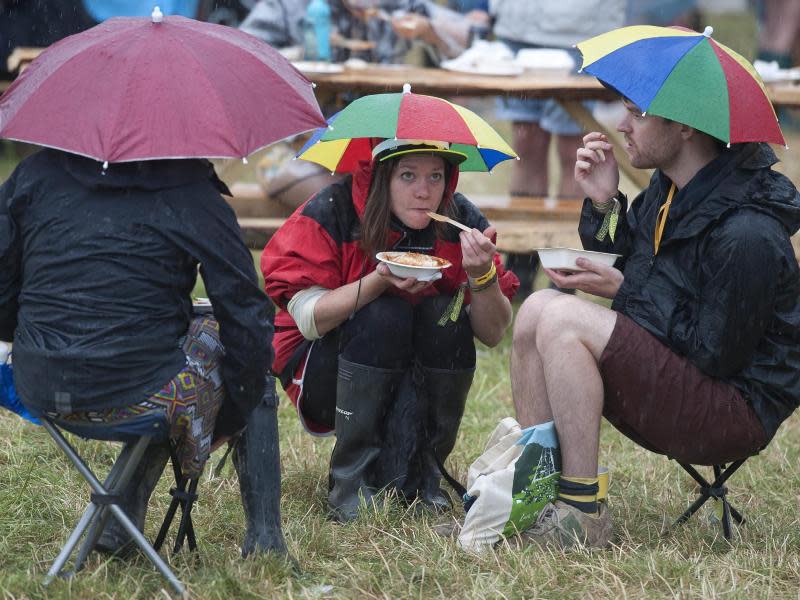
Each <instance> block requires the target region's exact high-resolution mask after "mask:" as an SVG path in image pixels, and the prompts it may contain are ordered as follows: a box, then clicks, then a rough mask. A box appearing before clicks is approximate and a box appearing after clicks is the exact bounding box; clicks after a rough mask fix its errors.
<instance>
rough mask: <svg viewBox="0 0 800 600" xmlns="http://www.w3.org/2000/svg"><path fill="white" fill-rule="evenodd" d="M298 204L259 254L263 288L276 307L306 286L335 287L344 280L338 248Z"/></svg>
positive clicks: (287, 301)
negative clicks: (296, 208) (295, 210)
mask: <svg viewBox="0 0 800 600" xmlns="http://www.w3.org/2000/svg"><path fill="white" fill-rule="evenodd" d="M302 210H303V207H302V206H301V207H300V208H299V209H298V210H297V212H295V213H294V214H293V215H292V216H291V217H290V218H289V219H288V220H287V221H286V223H284V224H283V226H282V227H281V228H280V229H279V230H278V231H277V232H276V233H275V235H273V236H272V238H271V239H270V240H269V242H268V243H267V245H266V246H265V247H264V252H263V253H262V254H261V273H262V274H263V275H264V289H265V291H266V292H267V295H268V296H269V297H270V298H271V299H272V301H273V302H275V304H277V305H278V306H279V307H280V308H282V309H284V310H286V308H287V305H288V304H289V300H291V299H292V297H293V296H294V295H295V294H296V293H297V292H299V291H300V290H305V289H308V288H310V287H314V286H320V287H323V288H325V289H328V290H335V289H337V288H339V287H341V286H342V285H344V284H345V283H347V282H346V281H344V278H343V276H342V264H341V263H342V251H341V248H339V246H338V245H337V244H336V241H335V240H334V239H333V238H332V237H331V236H330V235H329V233H328V232H327V231H326V230H325V228H324V227H322V226H321V225H320V224H319V223H318V222H317V221H316V220H315V219H313V218H311V217H309V216H306V215H304V214H303V213H302Z"/></svg>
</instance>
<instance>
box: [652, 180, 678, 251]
mask: <svg viewBox="0 0 800 600" xmlns="http://www.w3.org/2000/svg"><path fill="white" fill-rule="evenodd" d="M674 195H675V184H674V183H673V184H672V185H671V186H670V188H669V193H668V194H667V200H666V202H664V204H662V205H661V206H660V207H659V209H658V214H657V215H656V237H655V243H654V245H655V250H654V251H653V254H658V247H659V246H660V245H661V236H662V235H663V234H664V225H666V223H667V214H669V207H670V205H671V204H672V196H674Z"/></svg>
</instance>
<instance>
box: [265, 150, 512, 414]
mask: <svg viewBox="0 0 800 600" xmlns="http://www.w3.org/2000/svg"><path fill="white" fill-rule="evenodd" d="M371 180H372V164H371V163H370V162H367V161H364V162H362V163H361V164H360V169H359V170H358V171H356V172H355V173H354V174H353V175H352V177H347V178H345V179H344V180H342V181H340V182H338V183H335V184H333V185H331V186H329V187H327V188H325V189H324V190H322V191H321V192H319V193H318V194H316V195H315V196H314V197H312V198H311V199H310V200H308V201H307V202H306V203H305V204H303V205H301V206H300V207H298V209H297V210H296V211H295V212H294V213H293V214H292V216H291V217H289V219H288V220H287V221H286V223H284V225H283V226H282V227H281V228H280V229H279V230H278V231H277V232H276V233H275V235H273V236H272V239H270V241H269V242H268V243H267V245H266V247H265V248H264V252H263V254H262V255H261V272H262V273H263V274H264V281H265V285H264V288H265V291H266V292H267V295H269V297H270V298H272V300H273V301H274V302H275V304H277V305H278V307H279V308H280V309H281V310H280V311H279V312H278V314H277V315H276V317H275V337H274V339H273V344H274V346H275V362H274V363H273V372H274V373H281V372H282V371H283V370H284V367H285V365H286V363H287V362H288V361H289V359H290V357H291V356H292V354H293V352H294V351H295V349H296V348H297V347H298V346H299V345H300V343H301V342H302V341H303V335H302V334H301V333H300V331H299V330H298V329H297V325H295V322H294V320H293V319H292V317H291V315H290V314H289V313H288V312H287V310H286V306H287V304H288V303H289V300H291V298H292V296H294V294H296V293H297V292H298V291H300V290H304V289H307V288H309V287H311V286H314V285H319V286H322V287H324V288H328V289H336V288H339V287H341V286H343V285H346V284H348V283H351V282H353V281H357V280H358V278H359V277H361V276H362V270H363V274H364V275H366V274H368V273H371V272H372V271H374V270H375V267H376V266H377V263H376V262H375V259H374V258H373V257H370V258H369V260H368V261H366V265H365V264H364V263H365V258H366V257H365V255H364V252H363V251H362V250H361V247H360V245H359V240H358V229H359V225H360V223H361V220H362V219H363V217H364V209H365V207H366V201H367V195H368V193H369V185H370V182H371ZM457 182H458V176H457V172H456V173H455V176H454V177H452V178H451V181H450V186H449V189H448V190H447V191H446V192H445V193H446V194H447V195H448V196H449V197H450V198H451V201H452V202H454V203H455V209H456V210H455V212H456V218H457V219H458V220H460V221H461V222H462V223H464V224H465V225H467V226H468V227H474V228H476V229H478V230H480V231H484V230H485V229H486V228H487V227H488V226H489V222H488V221H487V220H486V217H484V216H483V215H482V214H481V212H480V211H479V210H478V209H477V208H476V207H475V205H474V204H472V203H471V202H470V201H469V200H467V199H466V198H465V197H464V196H463V195H461V194H458V193H454V191H455V187H456V184H457ZM432 226H433V225H431V227H432ZM404 235H405V234H404V233H403V232H402V231H400V230H399V229H394V228H393V229H392V231H391V234H390V237H389V245H390V247H391V246H394V245H395V244H397V243H399V242H401V241H402V240H403V238H404ZM446 235H447V238H446V239H436V240H435V242H434V246H433V251H432V252H431V254H433V255H435V256H439V257H441V258H444V259H447V260H449V261H450V262H451V263H452V264H453V266H452V267H450V268H448V269H444V270H443V271H442V278H441V279H439V280H438V281H436V282H435V283H434V284H433V285H432V286H430V287H429V288H427V289H426V290H424V291H423V292H421V293H420V294H417V295H416V296H412V295H409V294H408V293H406V292H403V291H401V290H398V289H396V288H390V289H389V290H387V291H386V293H388V294H393V295H399V296H401V297H407V298H408V300H409V301H410V302H416V301H418V300H419V298H421V297H423V296H433V295H437V294H448V295H454V294H455V293H456V292H457V291H458V288H459V287H460V286H461V285H462V284H464V283H465V282H466V281H467V274H466V272H465V271H464V269H463V268H462V267H461V243H460V241H459V237H458V230H457V229H456V228H454V227H448V228H447V229H446ZM494 262H495V265H496V266H497V274H498V278H499V282H500V289H501V290H502V292H503V294H505V295H506V296H507V297H508V298H509V299H510V298H511V297H513V295H514V293H515V292H516V291H517V288H518V287H519V280H518V279H517V277H516V275H514V273H512V272H510V271H505V269H504V268H503V265H502V262H501V260H500V255H499V254H495V257H494ZM464 302H465V304H466V303H468V302H469V293H467V294H466V297H465V299H464ZM304 363H305V361H304V360H303V361H301V363H300V366H299V367H298V370H302V368H303V364H304ZM298 376H299V374H298ZM286 391H287V393H288V394H289V396H290V397H291V398H292V401H293V402H295V404H296V403H297V396H298V394H299V389H298V388H297V386H296V385H294V384H291V385H289V386H288V387H287V389H286Z"/></svg>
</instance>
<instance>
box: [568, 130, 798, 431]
mask: <svg viewBox="0 0 800 600" xmlns="http://www.w3.org/2000/svg"><path fill="white" fill-rule="evenodd" d="M776 162H777V158H776V156H775V153H774V152H773V151H772V149H771V148H770V147H769V146H768V145H767V144H756V143H748V144H737V145H734V146H733V147H732V148H730V149H727V150H724V151H723V152H722V153H721V154H720V156H719V157H717V158H716V159H715V160H713V161H712V162H711V163H709V164H708V165H706V166H705V167H703V169H701V170H700V171H699V172H698V173H697V175H695V177H694V178H693V179H692V180H691V181H690V182H689V183H688V184H687V185H686V186H685V187H684V188H683V189H681V190H680V191H679V192H677V193H676V194H675V197H674V198H673V201H672V206H671V208H670V211H669V216H668V218H667V221H666V227H665V229H664V234H663V238H662V241H661V247H660V249H659V251H658V254H657V255H655V254H654V248H653V238H654V234H655V226H656V214H657V212H658V209H659V207H660V206H661V204H663V202H664V200H665V199H666V197H667V193H668V190H669V187H670V185H671V182H670V181H669V179H668V178H667V177H665V176H664V175H663V174H662V173H660V172H659V171H656V172H655V173H654V174H653V177H652V179H651V181H650V185H649V187H648V188H647V189H646V190H644V191H643V192H642V193H641V194H639V196H638V197H637V198H636V199H635V201H634V202H633V204H632V206H631V209H630V210H629V211H627V213H626V209H627V206H626V204H627V203H626V202H625V201H624V198H623V206H622V210H621V212H620V219H619V225H618V229H617V233H616V236H615V239H614V241H613V242H611V240H610V239H609V238H608V237H606V239H605V240H604V241H602V242H600V241H597V240H596V239H595V234H596V232H597V231H598V229H599V227H600V224H601V223H602V221H603V215H601V214H599V213H598V212H596V211H595V210H594V209H593V208H592V204H591V202H590V201H589V200H588V199H587V200H586V201H585V202H584V206H583V212H582V215H581V222H580V228H579V230H580V235H581V240H582V242H583V244H584V247H585V248H587V249H590V250H600V251H606V252H617V253H619V254H622V258H620V259H619V260H618V261H617V267H618V268H621V269H622V271H623V273H624V275H625V281H624V282H623V284H622V286H621V287H620V290H619V293H618V294H617V296H616V297H615V298H614V302H613V304H612V308H613V309H614V310H616V311H619V312H621V313H623V314H625V315H627V316H628V317H630V318H631V319H633V321H635V322H636V323H638V324H639V325H640V326H642V327H643V328H645V329H646V330H647V331H649V332H650V333H652V334H653V335H654V336H655V337H657V338H658V339H659V340H661V341H662V342H663V343H664V344H666V345H667V346H668V347H669V348H671V349H672V350H673V351H674V352H676V353H677V354H680V355H682V356H686V357H687V358H688V359H689V360H690V361H691V362H692V363H693V364H694V365H696V366H697V367H698V368H699V369H700V370H701V371H703V372H704V373H706V374H707V375H709V376H711V377H715V378H718V379H721V380H724V381H727V382H729V383H731V384H733V385H734V386H736V387H737V388H738V389H739V390H740V391H741V392H742V394H743V396H744V397H745V398H747V399H748V401H749V402H750V403H751V405H752V407H753V409H754V410H755V412H756V414H757V415H758V417H759V419H760V420H761V422H762V424H763V425H764V429H765V431H766V433H767V436H768V437H769V438H772V436H773V435H774V434H775V432H776V430H777V429H778V426H779V425H780V424H781V422H783V420H784V419H786V418H787V417H788V416H789V415H790V414H791V413H792V412H793V411H794V410H795V408H797V406H798V402H800V271H799V270H798V264H797V259H796V258H795V255H794V252H793V250H792V245H791V243H790V240H789V237H790V236H791V235H792V234H794V233H795V232H796V231H797V230H798V227H799V226H800V196H799V195H798V192H797V189H796V188H795V186H794V185H793V184H792V183H791V181H789V180H788V179H787V178H786V177H784V176H783V175H781V174H779V173H777V172H775V171H773V170H772V169H771V166H772V165H773V164H775V163H776Z"/></svg>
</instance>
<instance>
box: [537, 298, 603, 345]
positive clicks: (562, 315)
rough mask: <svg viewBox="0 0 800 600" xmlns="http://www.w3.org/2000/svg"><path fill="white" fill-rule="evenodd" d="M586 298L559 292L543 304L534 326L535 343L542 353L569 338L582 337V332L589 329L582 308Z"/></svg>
mask: <svg viewBox="0 0 800 600" xmlns="http://www.w3.org/2000/svg"><path fill="white" fill-rule="evenodd" d="M585 302H586V300H582V299H580V298H576V297H574V296H570V295H568V294H559V297H557V298H554V299H553V300H552V301H551V302H548V303H547V304H545V305H544V306H543V307H542V309H541V311H540V312H539V315H538V319H537V327H536V337H535V343H536V348H537V350H538V351H539V352H540V353H542V352H546V351H547V350H548V349H550V348H555V347H556V346H560V345H563V344H564V343H565V342H567V341H569V340H571V339H578V340H580V339H582V338H583V335H582V334H583V333H584V332H585V331H587V330H589V329H591V327H592V324H591V322H589V321H588V320H587V319H586V318H585V315H586V313H585V312H584V311H583V310H582V308H583V304H584V303H585Z"/></svg>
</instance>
